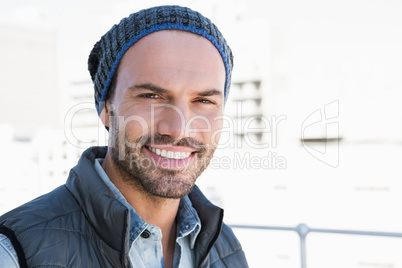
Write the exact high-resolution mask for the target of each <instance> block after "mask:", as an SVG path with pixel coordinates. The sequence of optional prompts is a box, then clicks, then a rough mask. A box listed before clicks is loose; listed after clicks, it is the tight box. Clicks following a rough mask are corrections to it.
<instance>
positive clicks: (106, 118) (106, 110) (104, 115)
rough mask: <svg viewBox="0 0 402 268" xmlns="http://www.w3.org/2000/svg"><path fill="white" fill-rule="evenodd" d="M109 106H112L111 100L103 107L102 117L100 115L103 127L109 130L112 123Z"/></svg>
mask: <svg viewBox="0 0 402 268" xmlns="http://www.w3.org/2000/svg"><path fill="white" fill-rule="evenodd" d="M109 105H110V103H109V100H107V101H106V102H105V104H104V106H103V109H102V111H101V113H100V115H99V117H100V119H101V121H102V123H103V125H104V126H105V127H106V128H109V123H110V122H109V118H110V106H109Z"/></svg>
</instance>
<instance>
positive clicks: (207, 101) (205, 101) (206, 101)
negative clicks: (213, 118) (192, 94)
mask: <svg viewBox="0 0 402 268" xmlns="http://www.w3.org/2000/svg"><path fill="white" fill-rule="evenodd" d="M197 102H201V103H205V104H215V103H214V102H213V101H210V100H207V99H197Z"/></svg>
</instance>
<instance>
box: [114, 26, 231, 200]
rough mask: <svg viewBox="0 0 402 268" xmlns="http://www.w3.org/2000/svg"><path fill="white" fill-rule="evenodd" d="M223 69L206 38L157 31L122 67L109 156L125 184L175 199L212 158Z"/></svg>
mask: <svg viewBox="0 0 402 268" xmlns="http://www.w3.org/2000/svg"><path fill="white" fill-rule="evenodd" d="M224 85H225V68H224V65H223V61H222V58H221V56H220V54H219V52H218V51H217V49H216V48H215V47H214V45H213V44H212V43H210V42H209V41H208V40H207V39H205V38H203V37H200V36H197V35H194V34H191V33H188V32H183V31H160V32H156V33H153V34H150V35H148V36H146V37H144V38H142V39H141V40H139V41H138V42H137V43H136V44H135V45H134V46H132V47H131V48H130V49H129V50H128V51H127V52H126V54H125V55H124V57H123V58H122V61H121V63H120V66H119V69H118V73H117V80H116V89H115V94H114V96H113V98H112V99H111V100H110V107H109V108H110V109H109V110H108V115H109V116H110V117H109V120H110V121H109V122H108V123H107V124H109V123H110V130H109V132H110V139H109V148H110V153H111V156H112V159H113V162H114V163H115V166H116V167H117V168H118V172H119V173H120V174H121V175H122V176H123V180H124V181H125V182H127V183H129V184H132V185H135V186H137V187H138V186H140V188H141V189H143V190H145V192H147V193H148V194H151V195H153V196H159V197H165V198H181V197H183V196H185V195H187V194H189V192H190V191H191V189H192V187H193V186H194V183H195V180H196V178H197V177H198V176H199V175H200V174H201V173H202V172H203V171H204V169H205V168H206V167H207V166H208V164H209V161H210V160H211V158H212V156H213V153H214V151H215V149H216V146H217V143H218V141H219V137H220V129H221V128H222V119H221V118H220V116H222V113H223V105H224V95H223V94H224V93H223V92H224Z"/></svg>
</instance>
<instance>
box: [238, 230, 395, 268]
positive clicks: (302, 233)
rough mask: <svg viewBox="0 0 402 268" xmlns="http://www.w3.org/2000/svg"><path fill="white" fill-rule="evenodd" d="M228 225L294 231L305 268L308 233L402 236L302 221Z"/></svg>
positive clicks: (303, 267) (305, 267) (302, 266)
mask: <svg viewBox="0 0 402 268" xmlns="http://www.w3.org/2000/svg"><path fill="white" fill-rule="evenodd" d="M230 227H232V228H238V229H254V230H272V231H294V232H296V233H297V234H298V235H299V237H300V262H301V263H300V265H301V266H300V267H301V268H307V264H306V255H307V254H306V236H307V235H308V234H309V233H327V234H347V235H365V236H382V237H402V233H392V232H371V231H357V230H336V229H319V228H310V227H309V226H307V225H306V224H304V223H301V224H299V225H297V226H296V227H282V226H259V225H236V224H231V225H230Z"/></svg>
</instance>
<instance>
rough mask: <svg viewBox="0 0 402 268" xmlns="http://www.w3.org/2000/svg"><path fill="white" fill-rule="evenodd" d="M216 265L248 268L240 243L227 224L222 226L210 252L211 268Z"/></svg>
mask: <svg viewBox="0 0 402 268" xmlns="http://www.w3.org/2000/svg"><path fill="white" fill-rule="evenodd" d="M214 263H215V264H216V263H223V264H225V267H239V268H240V267H241V268H245V267H248V265H247V261H246V257H245V254H244V252H243V249H242V247H241V244H240V242H239V241H238V240H237V238H236V236H235V234H234V233H233V230H232V229H231V228H230V227H229V226H227V225H226V224H225V223H223V224H222V230H221V232H220V235H219V237H218V239H217V240H216V242H215V244H214V246H213V247H212V249H211V252H210V265H211V267H213V265H214ZM219 267H220V266H219Z"/></svg>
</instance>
